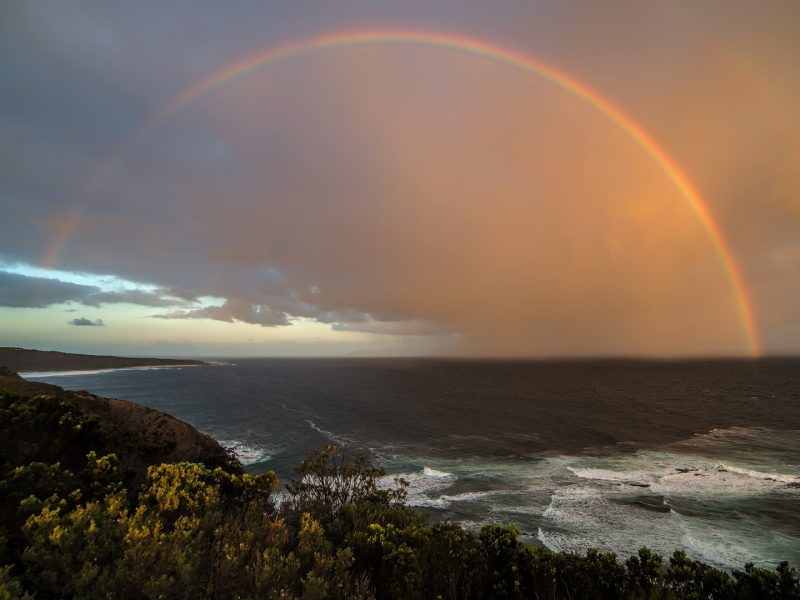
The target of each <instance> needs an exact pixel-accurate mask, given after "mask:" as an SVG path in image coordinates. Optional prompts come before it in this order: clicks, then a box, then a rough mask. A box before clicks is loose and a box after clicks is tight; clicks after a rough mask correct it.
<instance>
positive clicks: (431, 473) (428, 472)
mask: <svg viewBox="0 0 800 600" xmlns="http://www.w3.org/2000/svg"><path fill="white" fill-rule="evenodd" d="M422 474H423V475H425V476H426V477H442V478H446V479H452V478H453V474H452V473H445V472H444V471H439V470H437V469H432V468H431V467H424V468H423V469H422Z"/></svg>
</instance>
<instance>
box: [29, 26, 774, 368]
mask: <svg viewBox="0 0 800 600" xmlns="http://www.w3.org/2000/svg"><path fill="white" fill-rule="evenodd" d="M366 45H414V46H423V47H428V48H440V49H443V50H449V51H455V52H460V53H465V54H469V55H473V56H479V57H484V58H486V59H488V60H491V61H494V62H496V63H499V64H504V65H508V66H511V67H514V68H517V69H519V70H521V71H524V72H526V73H528V74H530V75H533V76H535V77H538V78H540V79H543V80H545V81H548V82H550V83H552V84H553V85H555V86H557V87H559V88H561V89H562V90H565V91H567V92H569V93H570V94H572V95H573V96H575V97H576V98H579V99H580V100H582V101H583V102H585V103H586V104H587V105H589V106H591V107H592V108H594V109H595V110H596V111H597V112H598V113H600V114H602V115H603V116H604V117H605V118H607V119H608V120H610V121H611V122H613V123H614V124H616V125H617V126H618V127H619V128H620V129H621V130H623V131H624V132H625V133H626V134H627V135H628V137H629V138H630V139H631V140H632V141H633V142H635V143H636V144H637V145H638V146H639V147H640V148H641V149H642V150H643V151H644V152H645V153H646V154H647V155H648V156H649V157H650V158H651V159H652V160H653V161H654V162H655V163H656V164H657V165H658V166H659V167H660V168H661V170H662V171H663V173H664V174H665V175H666V176H667V177H668V179H669V180H670V181H671V182H672V184H673V185H674V186H675V188H676V189H677V190H678V191H679V192H680V194H681V196H682V197H683V198H684V199H685V200H686V202H687V204H688V205H689V207H690V208H691V210H692V211H693V213H694V214H695V215H696V217H697V219H698V220H699V222H700V223H701V224H702V226H703V228H704V229H705V231H706V233H707V235H708V237H709V239H710V241H711V243H712V244H713V246H714V248H715V251H716V252H717V254H718V256H719V259H720V263H721V265H722V267H723V269H724V271H725V273H726V276H727V278H728V280H729V282H730V285H731V288H732V291H733V292H734V294H735V296H736V301H737V305H738V310H739V314H740V319H741V323H742V331H743V336H744V339H745V343H746V344H747V348H748V350H749V352H750V354H751V355H752V356H759V355H760V353H761V350H760V346H759V340H758V332H757V327H756V319H755V315H754V311H753V307H752V305H751V302H750V298H749V295H748V293H747V288H746V287H745V284H744V279H743V277H742V274H741V271H740V269H739V267H738V265H737V263H736V261H735V259H734V255H733V253H732V251H731V249H730V247H729V245H728V243H727V242H726V240H725V237H724V236H723V234H722V231H721V229H720V227H719V225H718V224H717V222H716V221H715V220H714V218H713V215H712V213H711V211H710V210H709V208H708V204H707V202H706V201H705V200H704V199H703V197H702V196H701V194H700V192H699V191H698V190H697V188H696V187H695V186H694V184H693V183H692V181H691V180H690V179H689V177H688V176H687V175H686V174H685V173H684V172H683V170H682V169H681V168H680V166H679V165H678V164H677V163H676V162H675V161H674V160H673V159H672V158H671V157H670V156H669V154H668V153H667V152H666V151H665V150H664V149H663V148H662V147H661V146H659V145H658V144H657V143H656V141H655V140H654V139H653V138H652V137H651V136H650V134H649V133H648V132H647V131H646V130H645V129H644V128H643V127H642V126H641V125H639V124H638V123H637V122H636V121H635V120H634V119H632V118H631V117H630V116H628V115H627V114H625V113H624V112H623V111H622V110H621V109H620V108H618V107H617V106H615V105H614V104H613V103H612V102H610V101H609V100H607V99H606V98H604V97H603V96H602V95H601V94H600V93H598V92H597V91H595V90H593V89H591V88H590V87H588V86H587V85H585V84H583V83H582V82H580V81H578V80H577V79H575V78H574V77H572V76H571V75H569V74H567V73H565V72H563V71H560V70H558V69H556V68H554V67H552V66H550V65H547V64H545V63H543V62H541V61H539V60H537V59H535V58H534V57H532V56H529V55H527V54H523V53H520V52H517V51H515V50H511V49H508V48H503V47H501V46H498V45H495V44H493V43H490V42H487V41H484V40H480V39H476V38H472V37H466V36H460V35H453V34H446V33H439V32H423V31H404V30H369V31H348V32H339V33H333V34H327V35H321V36H317V37H311V38H306V39H302V40H299V41H294V42H290V43H288V44H285V45H282V46H277V47H269V48H266V49H262V50H258V51H256V52H253V53H252V54H248V55H247V56H244V57H243V58H241V59H239V60H236V61H234V62H232V63H230V64H228V65H226V66H224V67H222V68H221V69H219V70H217V71H215V72H214V73H212V74H211V75H209V76H207V77H205V78H203V79H201V80H199V81H197V82H196V83H194V84H193V85H190V86H188V87H187V88H185V89H183V90H182V91H181V92H179V93H178V94H176V95H175V96H173V97H172V98H171V99H170V100H169V101H168V102H167V103H166V104H164V106H163V107H162V108H160V109H159V110H158V111H156V112H154V113H153V114H152V115H151V116H150V117H149V118H148V119H147V120H146V121H145V122H144V123H143V124H142V126H141V127H140V128H139V129H138V130H137V131H136V133H135V134H134V135H133V136H132V137H131V138H130V139H129V140H127V142H126V143H125V144H123V145H122V146H120V148H119V149H118V150H117V151H116V152H115V153H114V154H113V155H112V156H111V157H110V158H109V159H108V160H107V161H105V163H104V164H103V165H102V167H101V168H100V169H99V170H98V172H97V173H96V174H95V176H94V177H93V178H92V179H91V181H90V182H89V183H88V185H87V187H86V191H85V193H84V194H83V197H82V201H81V202H79V203H78V204H77V206H76V207H75V209H74V210H73V211H72V212H71V214H70V215H69V216H68V218H66V219H65V220H64V222H63V224H62V226H61V228H60V229H59V231H58V232H57V234H56V236H55V237H54V240H53V243H52V244H51V245H50V247H49V249H48V252H47V254H46V257H45V259H44V261H43V264H44V266H47V267H52V266H53V265H55V264H56V262H57V261H58V258H59V255H60V254H61V253H62V252H63V250H64V248H65V246H66V244H67V243H68V241H69V239H70V237H71V236H72V235H73V234H74V233H75V230H76V228H77V227H78V224H79V222H80V219H81V217H82V215H83V213H84V212H85V210H86V207H87V206H88V205H89V204H90V203H91V200H92V198H94V197H95V195H96V194H97V193H98V191H99V190H100V189H102V187H103V186H104V185H106V184H107V183H108V181H109V180H110V179H111V178H112V177H113V175H114V173H115V171H116V170H117V169H118V168H119V167H120V165H121V164H122V163H123V162H124V160H125V158H126V156H127V155H128V154H129V153H130V152H131V151H132V150H133V149H134V148H135V147H136V146H138V145H139V144H140V143H141V142H142V141H143V140H144V139H145V138H146V137H147V136H148V134H150V133H151V132H152V131H153V130H154V129H156V128H157V127H158V126H159V125H160V124H162V123H163V122H164V121H166V120H167V119H169V118H170V117H172V116H173V115H175V114H176V113H178V112H179V111H181V110H182V109H184V108H185V107H186V106H188V105H189V104H191V103H192V102H195V101H196V100H197V99H199V98H201V97H203V96H205V95H207V94H209V93H212V92H213V91H214V90H216V89H218V88H220V87H221V86H224V85H227V84H229V83H231V82H233V81H235V80H236V79H238V78H240V77H244V76H246V75H248V74H249V73H252V72H254V71H256V70H258V69H263V68H265V67H268V66H269V65H273V64H275V63H278V62H280V61H283V60H288V59H291V58H295V57H299V56H302V55H306V54H310V53H315V52H321V51H325V50H329V49H334V48H346V47H354V46H366Z"/></svg>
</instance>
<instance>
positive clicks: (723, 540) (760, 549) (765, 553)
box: [678, 515, 800, 568]
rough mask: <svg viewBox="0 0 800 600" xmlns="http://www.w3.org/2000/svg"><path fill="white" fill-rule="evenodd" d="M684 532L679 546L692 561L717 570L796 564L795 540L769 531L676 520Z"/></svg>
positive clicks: (752, 526)
mask: <svg viewBox="0 0 800 600" xmlns="http://www.w3.org/2000/svg"><path fill="white" fill-rule="evenodd" d="M678 522H679V524H680V529H681V531H682V532H683V535H682V537H681V543H682V544H683V546H684V547H685V548H686V549H687V550H688V552H689V554H690V555H692V556H693V557H694V558H697V559H699V560H702V561H704V562H708V563H711V564H713V565H716V566H718V567H731V566H737V567H739V568H741V567H742V566H743V565H744V564H745V563H747V562H754V563H755V564H756V565H758V566H763V567H772V566H774V565H775V564H777V563H778V562H780V561H781V560H789V561H790V562H793V561H795V560H797V557H798V555H799V554H800V552H798V545H797V539H796V538H792V537H789V536H787V535H784V534H781V533H778V532H775V531H769V530H766V529H764V528H761V527H758V526H757V525H755V524H751V525H749V526H748V525H747V524H745V525H744V526H742V524H741V523H740V522H739V521H732V522H725V521H719V520H715V521H709V520H706V519H699V518H690V517H685V516H680V515H679V516H678Z"/></svg>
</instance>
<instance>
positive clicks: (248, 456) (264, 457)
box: [219, 440, 272, 466]
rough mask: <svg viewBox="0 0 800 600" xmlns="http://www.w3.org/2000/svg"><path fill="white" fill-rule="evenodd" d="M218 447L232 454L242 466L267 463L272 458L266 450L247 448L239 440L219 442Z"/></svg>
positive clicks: (254, 447)
mask: <svg viewBox="0 0 800 600" xmlns="http://www.w3.org/2000/svg"><path fill="white" fill-rule="evenodd" d="M219 445H220V446H222V447H223V448H225V449H226V450H230V451H231V452H233V453H234V455H235V456H236V458H238V459H239V462H240V463H242V464H243V465H244V466H249V465H254V464H257V463H262V462H265V461H268V460H269V459H270V458H271V457H272V456H271V454H270V451H269V450H267V449H266V448H259V447H257V446H248V445H247V444H245V443H244V442H240V441H239V440H219Z"/></svg>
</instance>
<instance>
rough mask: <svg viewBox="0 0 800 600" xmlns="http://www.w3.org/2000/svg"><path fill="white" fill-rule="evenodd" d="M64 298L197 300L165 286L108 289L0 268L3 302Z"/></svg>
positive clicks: (161, 303)
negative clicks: (161, 287)
mask: <svg viewBox="0 0 800 600" xmlns="http://www.w3.org/2000/svg"><path fill="white" fill-rule="evenodd" d="M64 302H78V303H80V304H83V305H84V306H92V307H100V306H103V305H107V304H122V303H126V304H138V305H140V306H153V307H166V306H187V305H192V304H194V302H193V301H191V300H187V299H185V298H178V297H175V296H173V295H171V294H169V292H166V291H165V290H155V291H146V290H122V291H104V290H102V289H100V288H99V287H97V286H93V285H82V284H76V283H70V282H66V281H60V280H58V279H51V278H47V277H32V276H28V275H22V274H19V273H10V272H7V271H0V306H7V307H12V308H45V307H47V306H51V305H53V304H61V303H64Z"/></svg>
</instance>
